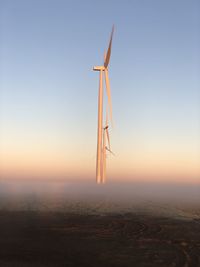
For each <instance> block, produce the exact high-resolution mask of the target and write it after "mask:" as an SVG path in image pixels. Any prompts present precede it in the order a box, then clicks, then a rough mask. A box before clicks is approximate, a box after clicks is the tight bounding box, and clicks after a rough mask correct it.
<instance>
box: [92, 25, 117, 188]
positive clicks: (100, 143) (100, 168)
mask: <svg viewBox="0 0 200 267" xmlns="http://www.w3.org/2000/svg"><path fill="white" fill-rule="evenodd" d="M113 32H114V26H113V28H112V32H111V36H110V42H109V46H108V50H107V53H106V54H105V57H104V64H103V66H95V67H93V70H94V71H99V96H98V127H97V158H96V182H97V183H104V182H105V166H106V150H108V149H107V146H106V138H105V137H106V136H107V138H108V137H109V136H108V132H107V131H106V129H108V121H107V119H106V121H107V122H106V126H105V127H104V128H103V76H104V77H105V83H106V93H107V98H108V108H109V119H110V121H111V123H112V103H111V93H110V82H109V78H108V64H109V61H110V55H111V47H112V38H113ZM106 127H107V128H106ZM105 128H106V129H105ZM108 142H109V144H110V141H109V140H108ZM108 151H110V146H109V150H108Z"/></svg>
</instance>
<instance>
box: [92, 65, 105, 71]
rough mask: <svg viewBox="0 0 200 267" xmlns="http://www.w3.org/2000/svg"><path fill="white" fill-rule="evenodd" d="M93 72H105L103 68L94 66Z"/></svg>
mask: <svg viewBox="0 0 200 267" xmlns="http://www.w3.org/2000/svg"><path fill="white" fill-rule="evenodd" d="M93 70H94V71H104V70H105V67H104V66H94V67H93Z"/></svg>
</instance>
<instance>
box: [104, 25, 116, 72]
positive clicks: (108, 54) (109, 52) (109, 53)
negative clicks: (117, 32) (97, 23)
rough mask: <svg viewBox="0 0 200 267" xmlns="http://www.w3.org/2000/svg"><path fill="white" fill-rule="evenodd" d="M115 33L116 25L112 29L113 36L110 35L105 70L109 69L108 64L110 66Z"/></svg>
mask: <svg viewBox="0 0 200 267" xmlns="http://www.w3.org/2000/svg"><path fill="white" fill-rule="evenodd" d="M113 33H114V25H113V27H112V32H111V35H110V42H109V46H108V50H107V53H106V58H105V60H104V67H105V68H107V67H108V64H109V61H110V55H111V47H112V38H113Z"/></svg>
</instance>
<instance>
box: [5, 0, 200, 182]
mask: <svg viewBox="0 0 200 267" xmlns="http://www.w3.org/2000/svg"><path fill="white" fill-rule="evenodd" d="M199 14H200V2H199V1H198V0H187V1H186V0H168V1H160V0H151V1H149V0H137V1H136V0H133V1H128V0H126V1H111V0H110V1H104V0H102V1H94V0H93V1H92V0H91V1H74V0H73V1H68V0H67V1H64V0H48V1H47V0H34V1H33V0H29V1H27V0H18V1H15V0H7V1H6V0H1V1H0V177H1V178H5V179H8V178H26V179H30V178H53V179H60V178H66V179H74V180H77V179H92V180H95V157H96V136H97V95H98V73H96V72H93V71H92V67H93V66H94V65H100V64H102V62H103V53H104V50H105V49H106V48H107V45H108V41H109V35H110V31H111V28H112V24H113V23H114V24H115V33H114V39H113V49H112V56H111V62H110V68H109V70H110V83H111V90H112V101H113V117H114V122H115V126H114V129H113V130H112V131H111V138H112V139H111V140H112V143H111V144H112V149H113V151H114V152H115V154H116V157H109V158H108V164H107V165H108V179H110V180H119V179H124V180H126V179H130V180H148V181H151V180H152V181H153V180H159V181H166V180H167V181H169V180H170V181H179V182H192V183H193V182H195V183H200V75H199V70H200V16H199Z"/></svg>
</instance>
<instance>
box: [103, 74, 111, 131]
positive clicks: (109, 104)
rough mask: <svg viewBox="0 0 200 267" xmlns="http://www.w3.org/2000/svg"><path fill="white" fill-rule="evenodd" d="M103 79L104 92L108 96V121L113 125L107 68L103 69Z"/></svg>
mask: <svg viewBox="0 0 200 267" xmlns="http://www.w3.org/2000/svg"><path fill="white" fill-rule="evenodd" d="M104 73H105V81H106V92H107V96H108V106H109V114H110V121H111V124H112V126H113V120H112V102H111V92H110V82H109V78H108V70H107V69H105V71H104Z"/></svg>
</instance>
